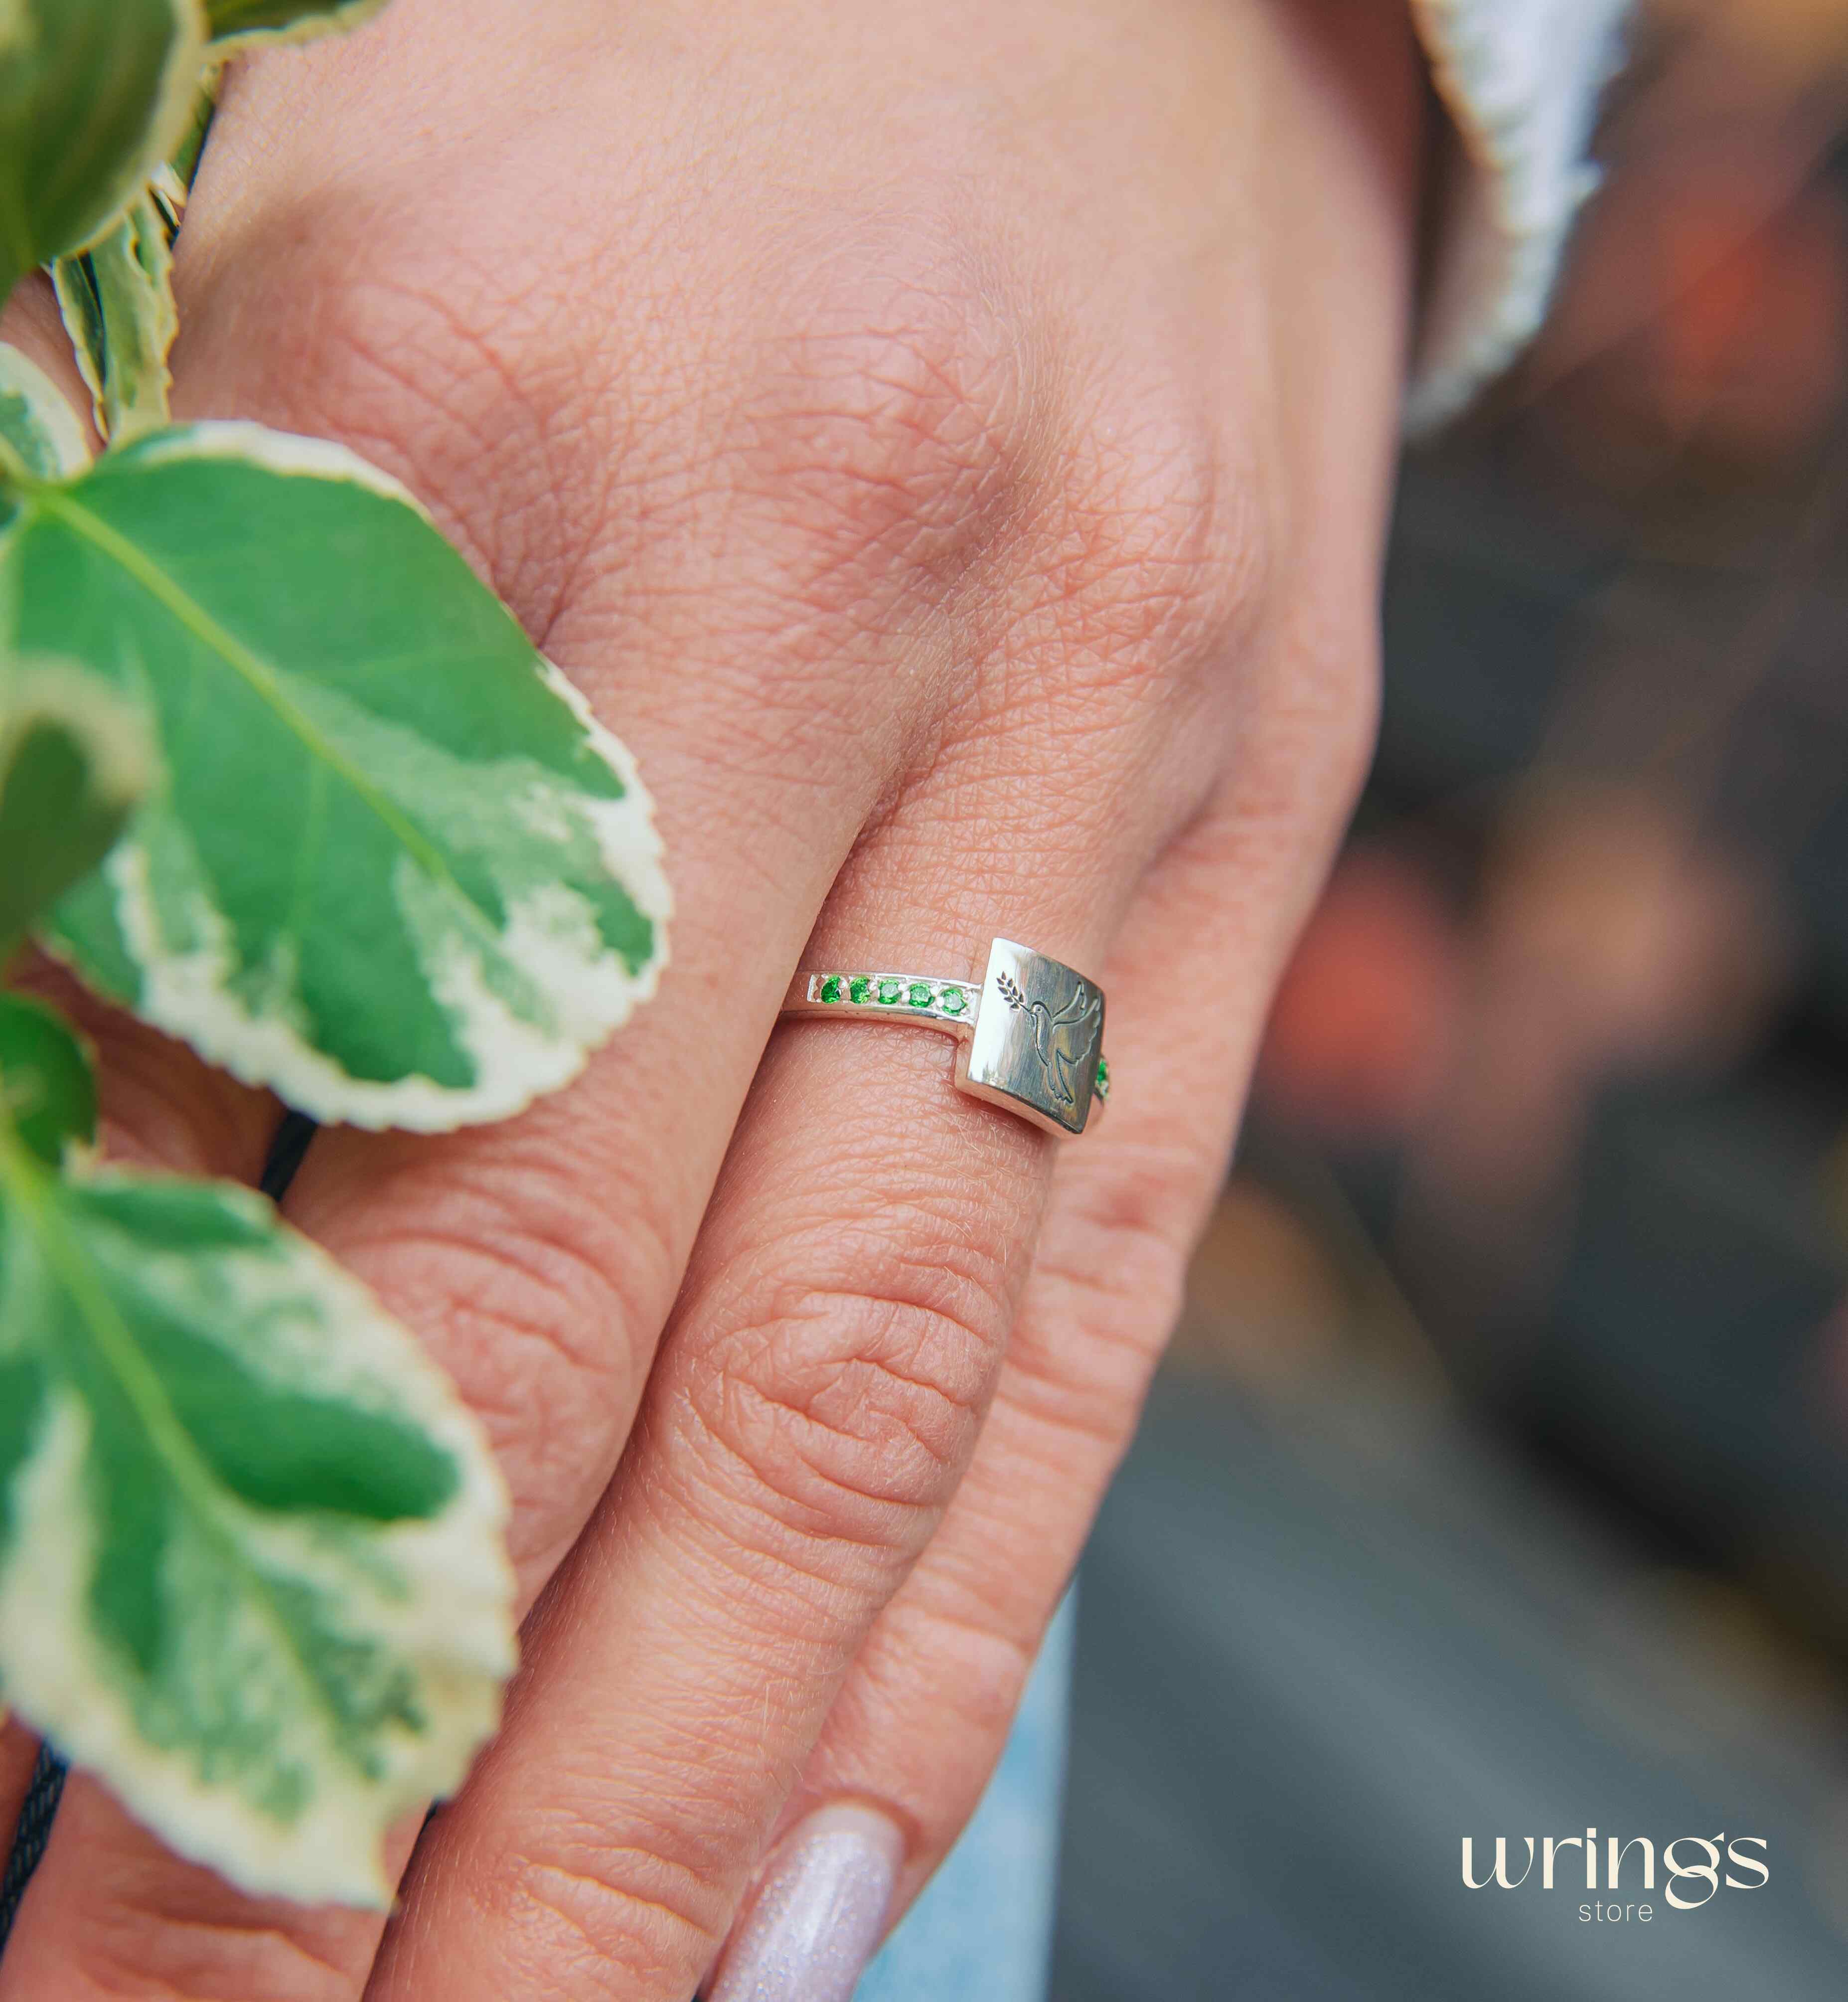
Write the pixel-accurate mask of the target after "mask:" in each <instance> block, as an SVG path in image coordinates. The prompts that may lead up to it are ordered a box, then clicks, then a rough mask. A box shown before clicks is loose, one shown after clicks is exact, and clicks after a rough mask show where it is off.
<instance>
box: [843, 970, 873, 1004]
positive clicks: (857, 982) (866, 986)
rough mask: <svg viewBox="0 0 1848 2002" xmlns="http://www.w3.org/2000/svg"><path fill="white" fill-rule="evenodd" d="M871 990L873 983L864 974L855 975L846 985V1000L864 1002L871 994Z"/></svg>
mask: <svg viewBox="0 0 1848 2002" xmlns="http://www.w3.org/2000/svg"><path fill="white" fill-rule="evenodd" d="M872 988H873V983H872V982H871V980H870V979H869V978H867V976H866V975H865V974H863V973H856V974H855V975H854V976H853V978H852V979H851V980H849V982H848V983H847V999H849V1001H864V1000H865V999H866V997H867V996H868V995H869V994H870V992H872Z"/></svg>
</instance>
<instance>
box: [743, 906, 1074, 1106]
mask: <svg viewBox="0 0 1848 2002" xmlns="http://www.w3.org/2000/svg"><path fill="white" fill-rule="evenodd" d="M782 1013H783V1016H785V1017H797V1016H804V1017H812V1016H826V1015H832V1016H835V1017H838V1018H840V1019H842V1020H854V1021H874V1022H900V1023H908V1024H911V1025H912V1027H916V1028H921V1029H938V1030H942V1031H946V1032H947V1034H950V1035H953V1036H954V1037H955V1038H957V1041H958V1043H959V1044H960V1045H961V1048H959V1049H958V1050H957V1056H956V1088H957V1090H959V1091H966V1092H968V1093H969V1095H970V1096H971V1097H972V1098H985V1099H986V1100H988V1102H989V1104H991V1105H999V1106H1000V1107H1002V1108H1003V1109H1004V1110H1005V1111H1009V1112H1012V1113H1014V1114H1017V1115H1018V1116H1019V1117H1020V1118H1022V1119H1025V1120H1027V1121H1030V1122H1031V1123H1032V1124H1033V1125H1035V1126H1038V1127H1041V1128H1044V1130H1045V1131H1046V1132H1048V1133H1062V1134H1072V1133H1082V1132H1083V1131H1084V1129H1085V1123H1086V1121H1087V1120H1088V1119H1089V1118H1090V1116H1091V1108H1092V1107H1093V1106H1096V1107H1097V1108H1098V1109H1099V1110H1100V1111H1101V1110H1102V1108H1103V1106H1104V1101H1105V1100H1106V1099H1107V1098H1108V1097H1109V1096H1110V1066H1109V1065H1108V1064H1107V1062H1105V1061H1104V990H1103V989H1102V988H1100V986H1098V985H1097V983H1096V982H1094V981H1090V980H1087V979H1086V978H1085V977H1084V975H1083V974H1082V973H1079V972H1077V971H1075V970H1074V969H1073V968H1071V967H1069V966H1067V965H1065V964H1064V963H1063V962H1062V961H1059V960H1056V959H1048V957H1046V955H1045V954H1044V953H1041V952H1033V951H1030V950H1028V948H1027V947H1025V946H1023V945H1016V944H1015V943H1014V942H1013V940H1011V939H996V940H995V942H994V943H993V944H992V945H991V946H990V947H989V965H988V971H987V972H986V973H985V974H984V975H982V978H981V979H980V980H979V981H975V980H968V979H963V978H956V977H950V978H944V977H943V976H941V975H937V974H933V973H876V972H870V971H865V970H860V971H842V972H834V971H821V972H805V973H798V974H797V975H796V977H795V978H794V979H793V980H792V981H791V982H790V991H789V992H788V993H787V994H786V995H785V996H784V997H783V1010H782Z"/></svg>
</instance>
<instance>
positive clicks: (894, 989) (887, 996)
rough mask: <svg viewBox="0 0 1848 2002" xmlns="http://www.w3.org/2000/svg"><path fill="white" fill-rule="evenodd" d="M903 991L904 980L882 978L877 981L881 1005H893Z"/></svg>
mask: <svg viewBox="0 0 1848 2002" xmlns="http://www.w3.org/2000/svg"><path fill="white" fill-rule="evenodd" d="M904 992H905V982H903V981H902V980H882V981H880V983H879V999H880V1003H881V1005H882V1006H885V1007H887V1008H891V1007H894V1006H896V1005H897V1003H898V1001H899V999H901V996H903V994H904Z"/></svg>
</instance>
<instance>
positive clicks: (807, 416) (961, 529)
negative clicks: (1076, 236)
mask: <svg viewBox="0 0 1848 2002" xmlns="http://www.w3.org/2000/svg"><path fill="white" fill-rule="evenodd" d="M830 252H832V254H830ZM979 263H980V260H979V258H978V256H976V255H975V253H973V252H972V251H971V249H970V248H969V247H968V245H967V242H966V241H965V240H964V239H960V238H958V237H957V236H955V235H953V234H950V233H947V232H939V231H936V230H933V229H922V230H920V229H918V228H911V227H903V226H895V227H894V228H891V229H890V230H886V229H882V228H866V229H863V230H862V231H861V232H859V234H858V235H857V236H856V238H855V239H849V240H848V241H847V242H845V243H842V244H837V245H835V246H829V250H828V251H825V252H824V253H823V255H822V256H821V257H820V258H819V259H818V260H811V261H810V262H809V263H807V265H806V267H804V268H803V269H802V270H800V271H799V272H798V273H797V274H795V275H794V276H793V280H792V281H790V283H789V284H788V285H787V287H786V291H785V295H784V298H783V302H782V303H781V304H780V305H779V306H777V307H776V308H775V309H772V314H771V320H772V325H773V326H775V328H776V331H774V332H773V333H772V334H771V335H770V336H769V337H768V338H767V339H766V340H765V341H764V342H763V344H762V347H761V349H760V351H759V354H758V359H757V361H756V362H755V365H754V366H753V367H752V368H751V370H750V372H749V375H748V379H747V381H746V383H745V385H744V389H743V391H742V392H741V397H740V401H739V407H738V410H737V413H736V414H737V434H736V439H735V442H734V453H735V458H736V462H737V468H738V476H739V479H740V481H741V484H742V486H743V487H744V490H745V492H746V493H747V494H748V496H750V497H751V498H752V499H753V500H755V501H757V502H758V503H760V504H762V506H763V507H765V508H766V509H767V510H768V513H769V521H770V523H771V525H772V532H773V534H774V535H775V537H776V541H777V542H778V543H779V545H780V546H781V553H782V554H783V556H784V559H785V560H786V561H788V562H790V563H793V567H794V570H795V575H796V578H797V582H798V584H799V587H800V591H801V593H802V595H803V596H804V598H805V599H806V600H807V602H808V603H809V604H810V605H811V606H812V607H813V609H814V610H815V611H816V612H820V613H824V614H827V613H839V612H842V611H849V610H852V609H854V608H856V606H858V605H859V603H860V602H861V600H862V599H863V596H864V595H865V593H866V590H867V588H868V586H869V584H880V583H887V584H889V583H891V581H894V580H896V581H900V582H901V583H902V584H903V585H904V586H905V588H906V589H907V590H908V591H909V592H910V593H912V595H917V594H919V593H922V595H925V596H926V597H929V596H930V595H933V594H934V595H941V596H944V597H947V596H948V595H950V594H951V593H952V592H953V591H954V590H955V588H956V587H957V584H959V583H960V581H961V579H962V578H963V577H964V575H965V574H967V572H968V570H970V568H971V567H972V566H973V565H974V564H975V563H976V561H977V560H978V559H979V557H980V556H981V554H982V552H983V550H984V549H985V547H986V546H987V545H988V544H989V542H991V541H992V539H994V537H995V535H996V533H997V532H998V530H999V526H1000V525H1001V524H1002V522H1004V521H1005V520H1006V518H1007V517H1008V515H1009V513H1010V511H1011V510H1012V508H1013V504H1014V500H1015V497H1016V494H1017V491H1018V490H1019V487H1020V483H1021V482H1022V480H1023V478H1024V476H1025V473H1026V461H1027V457H1028V455H1029V452H1030V443H1031V434H1032V421H1031V410H1030V403H1031V399H1030V396H1028V394H1027V383H1028V382H1029V380H1030V375H1031V371H1030V368H1029V367H1028V365H1027V354H1026V349H1025V342H1024V338H1023V329H1022V327H1021V326H1020V323H1019V322H1018V321H1017V320H1016V319H1015V318H1014V317H1013V316H1011V315H1010V314H1009V312H1007V311H1006V309H1004V308H1002V307H1001V306H999V305H997V303H996V302H995V299H994V298H993V296H992V292H991V291H990V290H989V288H987V287H986V286H985V285H984V284H982V283H981V282H980V281H979Z"/></svg>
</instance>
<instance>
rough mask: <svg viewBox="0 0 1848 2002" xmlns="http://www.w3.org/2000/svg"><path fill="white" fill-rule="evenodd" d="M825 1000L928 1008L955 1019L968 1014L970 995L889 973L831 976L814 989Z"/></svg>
mask: <svg viewBox="0 0 1848 2002" xmlns="http://www.w3.org/2000/svg"><path fill="white" fill-rule="evenodd" d="M815 992H816V994H817V996H818V998H819V999H821V1000H823V1001H853V1002H856V1003H859V1006H862V1007H867V1006H879V1007H881V1008H897V1007H900V1006H904V1007H907V1008H929V1009H931V1010H934V1011H935V1012H936V1013H939V1014H943V1015H948V1016H950V1017H955V1016H957V1015H961V1014H964V1013H967V1012H968V1006H969V997H968V994H967V993H966V992H964V989H961V988H960V987H940V986H938V985H936V983H935V982H932V981H929V980H900V979H896V978H894V977H893V976H892V975H890V974H886V975H880V974H877V973H831V974H829V975H828V976H827V977H826V978H825V979H824V980H823V981H822V982H821V985H820V986H819V987H818V988H817V989H816V990H815Z"/></svg>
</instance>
